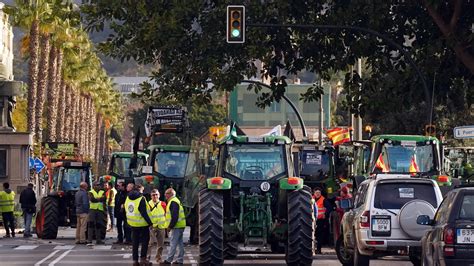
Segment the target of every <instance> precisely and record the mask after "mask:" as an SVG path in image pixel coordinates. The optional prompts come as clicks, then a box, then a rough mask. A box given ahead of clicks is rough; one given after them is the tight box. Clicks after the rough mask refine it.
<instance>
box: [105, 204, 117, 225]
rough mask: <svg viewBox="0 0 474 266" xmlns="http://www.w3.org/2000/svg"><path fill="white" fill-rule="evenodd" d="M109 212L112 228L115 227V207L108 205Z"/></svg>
mask: <svg viewBox="0 0 474 266" xmlns="http://www.w3.org/2000/svg"><path fill="white" fill-rule="evenodd" d="M107 212H108V213H109V218H110V228H112V229H113V228H114V224H115V223H114V218H115V217H114V207H112V206H107Z"/></svg>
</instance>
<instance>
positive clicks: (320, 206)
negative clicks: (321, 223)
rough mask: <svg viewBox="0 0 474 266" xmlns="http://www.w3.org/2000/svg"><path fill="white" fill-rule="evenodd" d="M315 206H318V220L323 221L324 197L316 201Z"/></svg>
mask: <svg viewBox="0 0 474 266" xmlns="http://www.w3.org/2000/svg"><path fill="white" fill-rule="evenodd" d="M316 205H318V216H317V218H318V219H324V215H325V214H326V208H325V207H324V197H323V196H321V197H320V198H319V199H318V200H317V201H316Z"/></svg>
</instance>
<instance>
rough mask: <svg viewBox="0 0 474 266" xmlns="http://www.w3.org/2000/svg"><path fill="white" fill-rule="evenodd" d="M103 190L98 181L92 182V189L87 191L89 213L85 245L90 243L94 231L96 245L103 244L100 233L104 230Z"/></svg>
mask: <svg viewBox="0 0 474 266" xmlns="http://www.w3.org/2000/svg"><path fill="white" fill-rule="evenodd" d="M105 215H106V214H105V192H104V190H103V189H102V187H101V185H100V183H99V182H94V184H93V189H92V190H91V191H89V215H88V217H87V222H88V229H87V230H88V232H87V233H88V236H87V245H92V238H93V234H94V232H95V239H96V243H97V245H100V244H104V242H103V241H102V233H103V232H104V231H105V226H106V224H105V221H106V218H105V217H106V216H105Z"/></svg>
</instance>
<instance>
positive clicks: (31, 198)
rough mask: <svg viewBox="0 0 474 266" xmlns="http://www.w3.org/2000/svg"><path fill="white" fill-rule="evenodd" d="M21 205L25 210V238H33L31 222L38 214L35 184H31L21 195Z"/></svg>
mask: <svg viewBox="0 0 474 266" xmlns="http://www.w3.org/2000/svg"><path fill="white" fill-rule="evenodd" d="M20 205H21V209H22V210H23V221H24V224H25V230H24V231H23V236H24V237H32V236H33V235H32V234H31V220H32V219H33V214H34V213H35V212H36V195H35V192H34V191H33V184H32V183H29V184H28V186H27V187H26V189H24V190H23V191H22V192H21V194H20Z"/></svg>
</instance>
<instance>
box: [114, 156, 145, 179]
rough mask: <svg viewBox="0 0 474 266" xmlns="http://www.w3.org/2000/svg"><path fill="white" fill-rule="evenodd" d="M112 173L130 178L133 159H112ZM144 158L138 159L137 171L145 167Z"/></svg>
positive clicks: (115, 157) (116, 157) (117, 157)
mask: <svg viewBox="0 0 474 266" xmlns="http://www.w3.org/2000/svg"><path fill="white" fill-rule="evenodd" d="M112 160H113V161H112V172H113V173H115V174H117V175H119V176H123V177H130V162H131V161H132V158H130V157H119V156H114V157H113V158H112ZM145 164H146V162H145V159H144V157H138V159H137V169H141V168H142V166H143V165H145Z"/></svg>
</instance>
